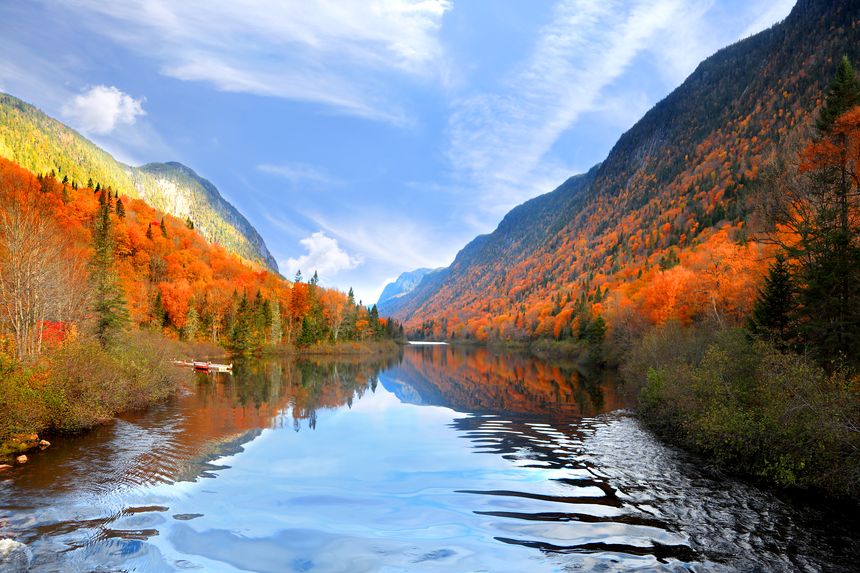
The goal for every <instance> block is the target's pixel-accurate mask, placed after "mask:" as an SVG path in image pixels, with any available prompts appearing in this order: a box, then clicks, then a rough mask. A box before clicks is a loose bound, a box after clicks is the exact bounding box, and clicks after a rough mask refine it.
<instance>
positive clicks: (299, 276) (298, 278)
mask: <svg viewBox="0 0 860 573" xmlns="http://www.w3.org/2000/svg"><path fill="white" fill-rule="evenodd" d="M293 282H294V283H300V282H302V269H299V270H297V271H296V278H295V279H293Z"/></svg>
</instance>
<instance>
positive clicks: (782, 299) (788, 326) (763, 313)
mask: <svg viewBox="0 0 860 573" xmlns="http://www.w3.org/2000/svg"><path fill="white" fill-rule="evenodd" d="M794 290H795V287H794V279H793V278H792V276H791V268H790V267H789V264H788V261H787V260H786V258H785V255H784V254H782V253H780V254H778V255H777V256H776V260H775V261H774V262H773V264H771V266H770V270H769V272H768V275H767V277H765V280H764V287H763V288H761V289H759V296H758V299H756V302H755V305H754V306H753V311H752V316H751V317H750V319H749V329H750V332H752V334H753V335H754V336H756V337H758V338H762V339H764V340H770V341H772V342H774V343H776V344H777V345H778V346H779V347H780V348H782V349H785V348H786V347H787V345H788V344H789V342H790V341H791V340H792V339H793V338H794V336H795V334H796V333H795V332H794V329H793V323H794V313H795V311H796V308H797V305H796V303H795V292H794Z"/></svg>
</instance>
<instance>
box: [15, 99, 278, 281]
mask: <svg viewBox="0 0 860 573" xmlns="http://www.w3.org/2000/svg"><path fill="white" fill-rule="evenodd" d="M0 156H2V157H6V158H7V159H10V160H12V161H14V162H15V163H18V164H19V165H21V166H22V167H25V168H26V169H29V170H30V171H33V172H35V173H45V174H48V173H51V172H54V173H56V175H57V178H58V179H61V180H62V179H63V178H64V177H68V182H69V184H70V185H71V184H72V183H74V184H75V186H80V187H83V186H86V185H87V183H88V181H89V180H90V179H92V181H93V185H96V184H100V185H101V186H107V187H111V188H112V189H113V190H114V191H117V192H119V194H120V195H121V196H129V197H134V198H141V199H143V200H144V201H146V202H147V203H149V204H150V205H151V206H152V207H154V208H156V209H158V210H161V211H164V212H166V213H169V214H171V215H174V216H176V217H179V218H181V219H183V220H184V219H190V220H191V221H192V222H193V223H194V225H195V227H196V228H197V229H198V230H199V231H200V233H201V234H202V235H203V236H204V237H205V238H206V239H207V240H209V241H211V242H213V243H217V244H220V245H223V246H224V247H225V248H226V249H227V250H228V251H230V252H232V253H235V254H238V255H240V256H242V257H244V258H246V259H248V260H251V261H256V262H259V263H261V264H263V265H265V266H267V267H269V268H270V269H272V270H275V271H277V263H276V261H275V259H274V257H272V255H271V254H270V253H269V250H268V248H267V247H266V244H265V242H264V241H263V238H262V237H261V236H260V234H259V233H258V232H257V230H256V229H255V228H254V227H253V226H252V225H251V223H249V222H248V220H247V219H246V218H245V217H244V216H243V215H242V214H241V213H239V211H237V210H236V208H235V207H233V205H231V204H230V203H228V202H227V201H226V200H225V199H224V198H223V197H222V196H221V194H220V193H219V192H218V189H216V188H215V186H214V185H213V184H212V183H210V182H209V181H207V180H205V179H203V178H201V177H199V176H198V175H197V174H196V173H195V172H194V171H193V170H191V169H190V168H188V167H186V166H184V165H182V164H180V163H150V164H148V165H144V166H142V167H131V166H129V165H125V164H123V163H120V162H119V161H117V160H116V159H114V158H113V157H112V156H111V155H110V154H109V153H107V152H106V151H104V150H103V149H100V148H99V147H98V146H97V145H95V144H94V143H92V142H91V141H89V140H88V139H86V138H85V137H83V136H82V135H80V134H79V133H77V132H76V131H74V130H73V129H71V128H69V127H67V126H65V125H63V124H62V123H60V122H59V121H56V120H54V119H52V118H50V117H48V116H47V115H45V114H44V113H42V112H41V111H39V110H38V109H36V108H35V107H33V106H31V105H29V104H27V103H25V102H23V101H21V100H19V99H17V98H15V97H13V96H10V95H7V94H0Z"/></svg>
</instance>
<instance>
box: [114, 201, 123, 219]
mask: <svg viewBox="0 0 860 573" xmlns="http://www.w3.org/2000/svg"><path fill="white" fill-rule="evenodd" d="M116 216H117V217H119V218H120V219H125V205H123V203H122V199H117V200H116Z"/></svg>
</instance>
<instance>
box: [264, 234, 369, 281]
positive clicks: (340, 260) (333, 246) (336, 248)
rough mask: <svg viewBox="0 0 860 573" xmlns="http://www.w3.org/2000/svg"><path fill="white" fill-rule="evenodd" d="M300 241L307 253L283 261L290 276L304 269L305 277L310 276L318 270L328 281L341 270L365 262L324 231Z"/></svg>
mask: <svg viewBox="0 0 860 573" xmlns="http://www.w3.org/2000/svg"><path fill="white" fill-rule="evenodd" d="M299 243H301V245H302V246H303V247H304V248H305V250H306V251H307V253H305V254H304V255H302V256H300V257H298V258H290V259H287V260H286V261H284V262H282V263H281V267H282V268H283V269H284V272H286V273H287V276H288V277H292V276H293V275H295V274H296V272H298V271H300V270H302V271H303V273H304V274H305V278H310V277H311V275H313V273H314V272H317V273H319V275H320V277H321V278H322V280H323V281H328V280H329V279H331V278H332V277H334V276H336V275H337V274H338V273H339V272H341V271H345V270H349V269H354V268H356V267H357V266H359V265H360V264H361V263H362V262H363V261H362V259H361V257H356V256H353V255H350V254H349V253H347V252H346V251H345V250H344V249H343V248H341V246H340V245H339V244H338V242H337V239H334V238H332V237H329V236H328V235H326V234H325V233H324V232H322V231H317V232H316V233H313V234H312V235H311V236H309V237H306V238H304V239H302V240H301V241H299Z"/></svg>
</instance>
